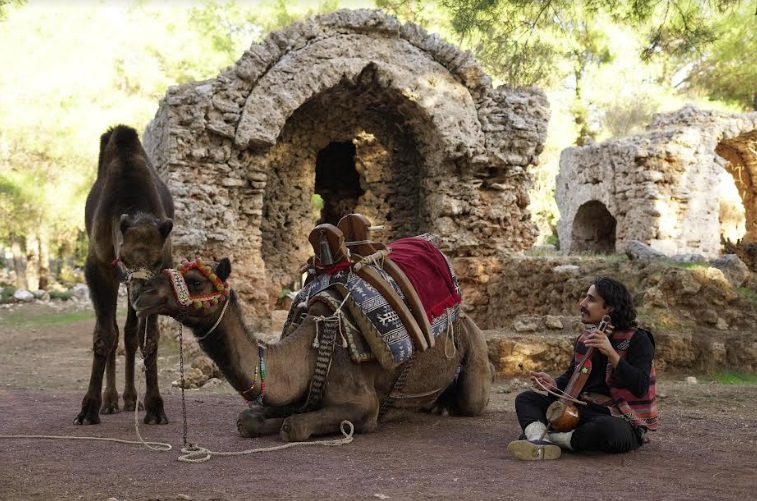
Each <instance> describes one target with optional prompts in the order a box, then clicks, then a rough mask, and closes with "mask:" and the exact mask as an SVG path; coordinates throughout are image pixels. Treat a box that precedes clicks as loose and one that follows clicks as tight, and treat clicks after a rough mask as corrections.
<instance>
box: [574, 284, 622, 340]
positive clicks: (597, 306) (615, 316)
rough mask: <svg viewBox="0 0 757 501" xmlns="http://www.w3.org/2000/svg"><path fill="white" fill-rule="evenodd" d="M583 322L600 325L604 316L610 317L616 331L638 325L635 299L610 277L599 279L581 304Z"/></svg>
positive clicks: (592, 285)
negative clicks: (634, 304)
mask: <svg viewBox="0 0 757 501" xmlns="http://www.w3.org/2000/svg"><path fill="white" fill-rule="evenodd" d="M580 306H581V322H583V323H585V324H595V325H596V324H598V323H599V321H600V320H601V319H602V316H603V315H610V318H612V324H613V326H614V327H615V329H626V328H628V327H633V326H635V325H636V309H635V308H634V307H633V298H631V293H630V292H628V289H627V288H626V286H625V285H623V284H622V283H620V282H618V281H617V280H613V279H612V278H608V277H597V278H595V279H594V281H593V282H592V284H591V286H590V287H589V290H588V291H587V292H586V296H585V297H584V299H583V300H582V301H581V303H580Z"/></svg>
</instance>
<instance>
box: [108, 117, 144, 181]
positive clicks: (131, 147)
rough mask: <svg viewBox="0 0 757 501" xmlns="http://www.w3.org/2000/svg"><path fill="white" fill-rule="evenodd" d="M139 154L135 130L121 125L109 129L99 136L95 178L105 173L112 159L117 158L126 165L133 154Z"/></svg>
mask: <svg viewBox="0 0 757 501" xmlns="http://www.w3.org/2000/svg"><path fill="white" fill-rule="evenodd" d="M141 152H142V143H140V142H139V134H138V133H137V131H136V129H134V128H133V127H129V126H128V125H123V124H119V125H115V126H113V127H111V128H110V129H108V130H107V131H106V132H105V133H104V134H103V135H102V136H100V158H99V161H98V168H97V176H98V177H100V176H102V175H104V174H105V173H106V172H105V171H106V169H107V166H108V165H109V163H110V161H111V160H113V159H114V158H116V157H118V158H120V159H121V160H122V161H123V162H124V163H126V162H128V159H129V158H131V157H132V156H133V155H134V154H140V153H141Z"/></svg>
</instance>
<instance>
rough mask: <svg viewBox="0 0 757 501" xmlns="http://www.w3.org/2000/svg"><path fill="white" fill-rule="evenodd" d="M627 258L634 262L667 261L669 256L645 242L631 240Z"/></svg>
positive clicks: (627, 248) (627, 249)
mask: <svg viewBox="0 0 757 501" xmlns="http://www.w3.org/2000/svg"><path fill="white" fill-rule="evenodd" d="M626 256H628V259H631V260H632V261H641V262H645V261H651V260H653V259H666V258H667V256H666V255H665V254H663V253H662V252H659V251H656V250H654V249H653V248H652V247H650V246H649V245H647V244H645V243H644V242H639V241H638V240H631V241H630V242H628V246H627V247H626Z"/></svg>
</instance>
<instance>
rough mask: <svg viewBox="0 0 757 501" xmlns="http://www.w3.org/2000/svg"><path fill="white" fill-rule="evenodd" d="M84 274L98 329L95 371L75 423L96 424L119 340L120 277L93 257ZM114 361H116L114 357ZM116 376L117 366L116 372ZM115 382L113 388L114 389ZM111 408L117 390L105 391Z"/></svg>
mask: <svg viewBox="0 0 757 501" xmlns="http://www.w3.org/2000/svg"><path fill="white" fill-rule="evenodd" d="M84 275H85V277H86V279H87V286H88V287H89V291H90V292H89V295H90V298H91V299H92V306H93V307H94V309H95V316H96V321H95V330H94V333H93V336H92V351H93V359H92V373H91V375H90V378H89V388H88V389H87V393H86V394H85V395H84V398H83V399H82V403H81V411H80V412H79V415H77V416H76V418H75V419H74V424H85V425H87V424H97V423H99V422H100V405H101V404H102V402H103V398H102V395H101V392H102V382H103V373H104V371H105V366H106V364H107V362H108V359H109V357H111V355H113V356H115V349H116V345H117V344H118V328H117V326H116V298H117V295H118V281H116V280H115V278H113V277H112V270H111V269H110V268H109V267H108V266H101V265H98V263H97V262H95V260H94V258H91V257H89V256H88V257H87V262H86V265H85V268H84ZM114 364H115V361H114ZM113 375H114V377H115V370H114V372H113ZM115 391H116V390H115V383H114V387H113V392H115ZM106 397H107V400H106V402H107V405H108V407H109V409H113V407H114V406H115V408H118V394H117V393H116V394H115V404H114V402H113V397H114V395H113V393H109V394H108V395H106Z"/></svg>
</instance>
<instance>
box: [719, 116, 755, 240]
mask: <svg viewBox="0 0 757 501" xmlns="http://www.w3.org/2000/svg"><path fill="white" fill-rule="evenodd" d="M755 145H757V131H752V132H749V133H747V134H742V135H740V136H737V137H735V138H732V139H726V140H723V141H721V142H720V143H718V145H717V147H716V148H715V152H716V153H717V154H718V155H719V156H720V157H722V158H723V159H724V160H725V166H724V167H725V168H724V171H725V172H723V173H722V175H721V176H720V181H721V182H720V190H719V201H720V218H719V220H720V236H721V242H722V243H724V244H725V243H727V242H729V243H736V242H738V241H742V240H744V241H754V240H755V237H757V235H755V231H754V228H755V224H756V223H757V219H755V209H756V208H755V204H756V203H757V200H756V199H755V187H754V181H753V179H752V170H753V169H754V167H755V166H757V158H755V155H754V151H755V150H756V149H757V148H755ZM750 167H751V169H750Z"/></svg>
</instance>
